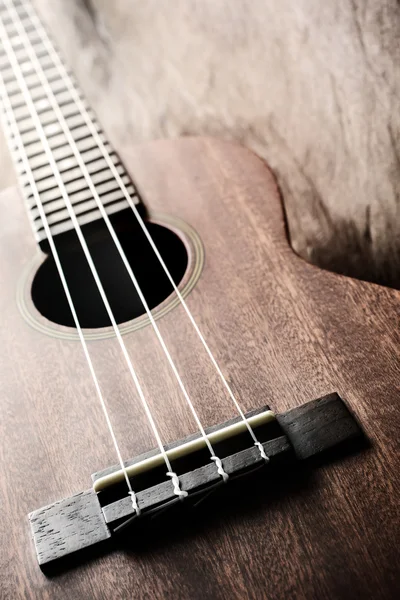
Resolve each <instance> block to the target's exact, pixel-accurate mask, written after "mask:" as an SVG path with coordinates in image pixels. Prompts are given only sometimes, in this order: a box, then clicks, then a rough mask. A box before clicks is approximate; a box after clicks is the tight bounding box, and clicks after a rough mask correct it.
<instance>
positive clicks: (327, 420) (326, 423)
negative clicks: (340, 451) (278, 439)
mask: <svg viewBox="0 0 400 600" xmlns="http://www.w3.org/2000/svg"><path fill="white" fill-rule="evenodd" d="M277 421H278V423H279V424H280V426H281V427H282V430H283V431H284V433H285V435H287V437H288V439H289V440H290V443H291V444H292V447H293V450H294V452H295V454H296V456H297V458H300V459H305V458H310V457H311V456H316V455H318V454H319V453H321V452H325V451H326V450H329V449H331V448H333V447H336V446H338V445H340V444H342V443H348V442H351V441H352V440H355V439H357V438H359V437H360V436H361V435H362V432H361V429H360V427H359V425H358V423H357V421H356V420H355V419H354V417H353V415H351V414H350V412H349V410H348V408H347V406H346V405H345V403H344V402H342V401H341V398H340V397H339V396H338V394H336V393H333V394H329V395H327V396H323V397H322V398H318V399H317V400H314V401H312V402H310V403H308V402H307V403H306V404H303V405H302V406H298V407H297V408H293V409H292V410H288V411H286V412H285V413H283V414H281V415H277Z"/></svg>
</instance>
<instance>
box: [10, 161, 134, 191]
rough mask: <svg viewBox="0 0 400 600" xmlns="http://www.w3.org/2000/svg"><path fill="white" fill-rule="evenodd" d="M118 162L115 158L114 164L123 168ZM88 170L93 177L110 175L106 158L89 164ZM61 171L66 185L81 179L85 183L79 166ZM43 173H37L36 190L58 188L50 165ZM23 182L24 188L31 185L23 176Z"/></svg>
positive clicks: (44, 168) (43, 169) (43, 168)
mask: <svg viewBox="0 0 400 600" xmlns="http://www.w3.org/2000/svg"><path fill="white" fill-rule="evenodd" d="M117 160H118V159H117V158H114V160H113V163H114V164H115V165H116V166H117V167H118V168H121V167H122V165H121V163H119V164H118V163H117ZM71 161H73V159H71ZM75 164H76V163H75ZM86 168H87V171H88V173H89V174H90V175H93V176H94V175H98V174H100V173H103V172H107V173H108V174H109V173H110V171H109V167H108V165H107V163H106V161H105V159H104V158H101V159H99V160H97V161H93V162H91V163H89V164H87V165H86ZM59 171H60V175H61V178H62V180H63V182H64V183H69V182H71V181H75V180H79V179H82V180H83V181H85V180H84V177H83V175H82V171H81V168H80V167H79V166H74V167H72V168H71V166H69V167H67V168H66V169H65V170H62V169H59ZM122 172H123V169H122ZM41 173H42V176H41V177H37V176H36V172H35V174H34V175H35V182H36V188H37V190H38V191H39V192H40V193H42V192H47V191H48V190H50V189H52V188H53V187H58V184H57V182H56V179H55V177H54V175H53V171H52V168H51V167H50V165H48V166H47V167H42V170H41ZM92 179H93V177H92ZM21 180H22V182H24V181H25V183H23V185H24V186H28V185H29V183H28V182H27V179H25V180H24V176H22V178H21ZM85 185H87V184H86V182H85Z"/></svg>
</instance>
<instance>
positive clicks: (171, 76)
mask: <svg viewBox="0 0 400 600" xmlns="http://www.w3.org/2000/svg"><path fill="white" fill-rule="evenodd" d="M34 1H35V5H36V6H37V7H38V9H39V10H40V13H41V15H42V17H43V19H44V21H45V22H46V24H47V26H48V27H49V28H50V30H51V31H52V32H53V35H54V38H55V40H56V41H57V43H58V45H59V46H60V48H61V49H62V51H63V54H64V56H65V58H66V60H67V62H68V64H70V65H71V66H72V68H73V71H74V73H75V74H76V75H77V77H78V79H79V82H80V83H81V85H82V87H83V89H84V91H85V93H86V95H87V97H88V100H89V102H90V104H91V106H92V107H93V108H94V109H95V111H96V112H97V114H98V115H99V118H100V121H101V123H102V125H103V126H104V127H105V130H106V131H107V132H108V134H109V135H110V136H111V141H112V142H113V145H114V147H115V148H116V150H117V151H118V152H121V155H122V158H125V156H126V155H127V154H129V148H130V146H131V145H132V144H135V143H138V142H139V141H144V140H151V139H158V138H167V137H171V138H175V137H177V136H181V135H213V136H218V137H221V138H225V139H226V138H228V139H235V140H237V141H240V143H242V144H244V145H246V146H248V147H250V148H251V149H253V150H254V151H256V153H257V154H258V155H260V156H262V157H263V158H264V159H265V160H266V161H267V163H268V164H269V165H270V166H271V167H272V168H273V169H274V171H275V172H276V174H277V176H278V178H279V183H280V187H281V189H282V192H283V197H284V203H285V208H286V212H287V215H288V227H289V231H290V236H291V243H292V245H293V248H294V250H295V251H296V252H298V253H299V254H300V255H301V256H302V257H303V258H305V259H306V260H308V261H310V262H313V263H314V264H319V265H320V266H323V267H326V268H330V269H337V270H339V271H340V272H345V273H347V274H352V275H353V276H358V277H363V278H372V279H374V280H375V281H381V282H386V283H387V284H389V285H395V286H397V287H400V279H399V273H400V269H399V264H400V229H399V228H400V213H399V209H400V177H399V156H400V121H399V118H400V117H399V114H400V113H399V111H398V98H399V96H400V43H399V28H400V8H399V3H398V2H397V1H396V0H375V1H374V2H365V0H351V1H343V0H341V1H339V2H321V1H320V0H297V1H296V2H295V3H294V2H293V0H280V1H279V2H276V1H275V2H265V1H264V0H234V1H233V2H232V0H218V2H215V0H201V1H199V0H174V1H173V2H171V1H170V0H148V1H146V2H140V1H133V0H118V1H116V0H115V1H113V2H110V1H109V0H73V1H71V0H69V1H68V2H66V1H65V0H51V1H50V0H34ZM0 152H1V149H0ZM2 158H3V159H6V157H5V156H4V150H3V156H2ZM6 164H8V162H4V163H2V164H1V165H0V169H1V170H2V172H3V174H4V175H6V176H7V181H8V182H9V181H10V175H11V174H12V171H11V169H10V168H8V169H6V167H5V165H6ZM3 165H4V168H3ZM3 181H4V179H3Z"/></svg>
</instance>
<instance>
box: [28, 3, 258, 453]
mask: <svg viewBox="0 0 400 600" xmlns="http://www.w3.org/2000/svg"><path fill="white" fill-rule="evenodd" d="M24 10H25V13H26V14H27V15H28V13H29V16H30V18H31V19H33V20H34V21H35V23H36V24H35V29H36V31H37V33H38V34H39V36H40V38H41V40H42V42H43V44H44V45H45V46H46V49H47V51H48V53H49V56H51V59H52V61H53V64H54V65H55V66H56V67H57V69H58V72H59V73H60V75H61V76H62V78H63V81H64V82H65V84H66V85H67V87H68V89H69V91H70V93H71V95H72V96H73V98H74V100H75V103H76V105H77V106H78V107H79V110H80V113H81V115H82V116H83V117H84V119H85V122H86V125H87V126H88V128H89V130H90V132H91V134H92V136H93V138H94V139H95V140H96V143H97V145H98V147H99V148H100V149H101V151H102V154H103V157H104V158H105V160H106V161H107V165H108V166H109V168H110V170H111V171H112V173H113V175H114V177H115V179H116V181H117V183H118V185H119V186H120V189H121V191H122V192H123V194H124V196H125V199H126V201H127V202H128V204H129V206H130V208H131V210H132V211H133V213H134V215H135V217H136V219H137V221H138V223H139V225H140V227H141V229H142V231H143V233H144V235H145V236H146V238H147V240H148V242H149V244H150V246H151V248H152V250H153V252H154V253H155V255H156V257H157V259H158V261H159V263H160V265H161V267H162V269H163V271H164V272H165V274H166V276H167V277H168V280H169V281H170V283H171V285H172V288H173V290H174V292H175V294H176V295H177V297H178V299H179V302H180V303H181V305H182V307H183V308H184V310H185V312H186V314H187V316H188V318H189V320H190V322H191V324H192V326H193V328H194V330H195V331H196V333H197V335H198V337H199V339H200V341H201V343H202V345H203V347H204V349H205V351H206V353H207V355H208V357H209V359H210V360H211V363H212V364H213V366H214V368H215V369H216V371H217V374H218V376H219V378H220V380H221V382H222V384H223V386H224V387H225V389H226V391H227V393H228V395H229V397H230V398H231V400H232V402H233V404H234V405H235V408H236V410H237V411H238V413H239V415H240V417H241V419H242V420H243V421H244V422H245V424H246V427H247V429H248V432H249V434H250V435H251V437H252V439H253V441H254V444H255V446H257V448H258V449H259V451H260V454H261V456H262V458H264V460H266V461H268V457H267V456H266V455H265V452H264V449H263V447H262V444H261V443H260V442H259V440H258V439H257V437H256V435H255V433H254V430H253V428H252V426H251V425H250V423H249V422H248V419H247V418H246V415H245V414H244V412H243V410H242V408H241V407H240V404H239V402H238V400H237V398H236V396H235V395H234V393H233V390H232V388H231V386H230V385H229V383H228V381H227V379H226V377H225V376H224V374H223V373H222V371H221V369H220V367H219V365H218V363H217V361H216V359H215V357H214V355H213V353H212V351H211V349H210V347H209V345H208V344H207V342H206V340H205V338H204V336H203V334H202V333H201V331H200V328H199V326H198V325H197V323H196V321H195V319H194V317H193V315H192V313H191V311H190V309H189V307H188V306H187V303H186V301H185V299H184V298H183V296H182V294H181V292H180V291H179V288H178V286H177V285H176V284H175V281H174V280H173V278H172V275H171V273H170V271H169V269H168V267H167V266H166V264H165V262H164V259H163V258H162V256H161V254H160V252H159V250H158V248H157V246H156V244H155V242H154V240H153V238H152V237H151V235H150V233H149V232H148V230H147V228H146V225H145V223H144V221H143V219H142V217H141V215H140V213H139V211H138V210H137V208H136V206H135V204H134V202H132V199H131V197H130V195H129V192H128V190H127V187H126V185H125V183H124V182H123V180H122V178H121V176H120V175H119V173H118V171H117V169H116V168H115V165H114V163H113V162H112V159H111V156H110V154H109V152H108V150H107V148H106V147H105V145H104V143H103V141H102V139H101V137H100V136H99V134H98V132H97V130H96V128H95V125H94V123H93V120H92V118H91V116H90V114H89V113H88V111H87V109H86V107H85V105H84V103H83V101H82V99H81V98H80V96H79V94H78V92H77V90H76V88H75V86H74V84H73V82H72V80H71V78H70V76H69V74H68V71H67V69H66V68H65V66H64V64H63V62H62V61H61V59H60V57H59V56H58V53H57V52H56V51H55V49H54V46H53V45H52V43H51V41H50V38H49V36H48V34H47V32H46V30H45V29H44V27H43V26H42V24H41V22H40V20H39V18H38V17H37V15H36V14H35V12H34V10H33V7H32V6H31V5H29V4H28V7H26V6H25V5H24Z"/></svg>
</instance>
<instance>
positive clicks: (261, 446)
mask: <svg viewBox="0 0 400 600" xmlns="http://www.w3.org/2000/svg"><path fill="white" fill-rule="evenodd" d="M254 445H255V446H257V448H258V449H259V451H260V454H261V458H263V459H264V460H265V462H266V463H269V457H268V456H267V455H266V454H265V451H264V448H263V445H262V443H261V442H254Z"/></svg>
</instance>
